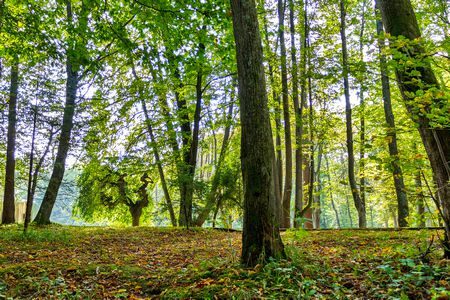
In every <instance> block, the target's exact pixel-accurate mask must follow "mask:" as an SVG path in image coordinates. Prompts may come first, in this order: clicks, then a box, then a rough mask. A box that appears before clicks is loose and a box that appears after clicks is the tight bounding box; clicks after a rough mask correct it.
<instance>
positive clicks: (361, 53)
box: [358, 0, 366, 203]
mask: <svg viewBox="0 0 450 300" xmlns="http://www.w3.org/2000/svg"><path fill="white" fill-rule="evenodd" d="M365 12H366V0H363V7H362V13H361V31H360V32H359V56H360V59H361V62H362V63H364V43H363V38H364V29H365V25H366V18H365V16H366V15H365ZM364 79H365V78H364V75H362V76H361V78H360V81H359V91H358V96H359V105H360V132H359V138H360V152H359V191H360V195H361V201H362V203H366V178H365V176H366V175H365V167H366V166H365V164H366V161H365V156H366V153H365V152H366V119H365V106H366V104H365V100H364V90H365V87H364Z"/></svg>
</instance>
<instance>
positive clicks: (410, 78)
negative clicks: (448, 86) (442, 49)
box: [380, 0, 450, 258]
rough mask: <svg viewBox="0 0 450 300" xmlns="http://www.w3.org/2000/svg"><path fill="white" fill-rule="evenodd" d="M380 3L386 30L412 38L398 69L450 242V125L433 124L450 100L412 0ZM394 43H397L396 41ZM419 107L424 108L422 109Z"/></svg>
mask: <svg viewBox="0 0 450 300" xmlns="http://www.w3.org/2000/svg"><path fill="white" fill-rule="evenodd" d="M380 4H381V13H382V17H383V24H384V26H385V29H386V32H387V33H389V34H391V36H392V37H399V36H403V37H405V38H407V39H408V40H410V42H408V43H407V44H408V45H406V46H404V47H396V48H397V49H398V51H399V52H400V53H402V54H403V55H404V56H405V57H406V60H403V59H399V60H397V66H396V70H395V71H396V75H397V81H398V85H399V88H400V91H401V94H402V97H403V99H404V101H405V104H406V108H407V109H408V112H409V114H410V116H411V118H412V119H413V121H414V122H415V123H416V124H417V125H418V129H419V133H420V136H421V138H422V142H423V144H424V146H425V150H426V152H427V155H428V159H429V160H430V164H431V168H432V169H433V177H434V181H435V184H436V187H437V194H438V201H439V203H440V205H441V207H442V218H443V220H444V225H445V231H446V236H447V241H448V240H449V237H450V166H449V162H450V128H449V126H448V125H446V124H442V125H439V124H438V126H436V125H434V124H433V123H435V120H439V117H440V118H443V119H444V120H448V112H447V111H446V110H445V107H446V105H447V103H448V99H447V98H446V97H445V96H442V95H440V92H439V84H438V81H437V79H436V76H435V75H434V72H433V70H432V68H431V65H430V63H429V61H428V60H427V56H426V53H425V51H424V49H423V47H422V45H421V44H420V36H421V35H420V29H419V25H418V23H417V20H416V16H415V14H414V10H413V8H412V5H411V2H410V1H409V0H398V1H388V0H381V1H380ZM393 43H394V46H395V41H394V42H393ZM411 59H412V60H413V61H416V62H418V64H413V65H412V66H411V65H408V64H406V63H405V61H408V62H409V61H410V60H411ZM436 90H437V91H436ZM418 92H421V93H423V94H425V95H430V96H432V98H431V99H430V98H429V97H425V99H422V98H421V97H416V95H418ZM429 100H431V103H429ZM419 106H422V108H421V109H419ZM432 108H433V112H434V114H436V113H439V109H441V110H442V112H441V115H438V116H434V115H433V114H431V109H432ZM430 115H431V118H436V117H437V118H436V119H430ZM438 122H439V121H438ZM444 246H445V247H446V251H445V256H446V257H447V258H450V244H449V243H446V245H444Z"/></svg>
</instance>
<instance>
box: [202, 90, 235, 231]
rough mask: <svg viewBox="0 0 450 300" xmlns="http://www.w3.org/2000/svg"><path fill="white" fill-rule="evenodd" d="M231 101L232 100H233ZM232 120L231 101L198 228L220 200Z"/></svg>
mask: <svg viewBox="0 0 450 300" xmlns="http://www.w3.org/2000/svg"><path fill="white" fill-rule="evenodd" d="M231 100H233V98H232V99H231ZM232 118H233V102H232V101H231V104H230V106H229V110H228V114H227V123H226V124H227V125H226V127H225V132H224V135H223V142H222V148H221V149H220V154H219V160H218V162H217V165H216V171H215V173H214V176H213V178H212V181H211V190H210V191H209V193H208V196H207V197H206V205H205V207H204V208H203V209H202V210H201V211H200V213H199V215H198V217H197V219H196V220H195V221H194V225H195V226H198V227H201V226H202V225H203V223H204V222H205V221H206V219H207V218H208V216H209V214H210V212H211V210H212V209H213V208H214V205H215V204H216V202H218V200H217V201H216V199H221V198H220V197H219V195H218V190H219V184H220V175H221V171H222V165H223V161H224V160H225V156H226V153H227V148H228V141H229V139H230V132H231V120H232ZM218 206H219V205H218V204H217V207H218Z"/></svg>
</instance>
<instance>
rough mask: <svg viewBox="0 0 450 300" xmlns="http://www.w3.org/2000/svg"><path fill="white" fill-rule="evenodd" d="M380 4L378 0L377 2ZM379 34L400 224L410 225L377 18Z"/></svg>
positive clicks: (385, 105) (383, 91) (403, 225)
mask: <svg viewBox="0 0 450 300" xmlns="http://www.w3.org/2000/svg"><path fill="white" fill-rule="evenodd" d="M377 4H378V2H377ZM375 11H376V12H378V11H379V7H378V5H377V7H375ZM377 34H378V36H379V37H378V49H379V52H380V70H381V85H382V93H383V107H384V116H385V119H386V123H387V137H388V147H389V155H390V158H391V167H392V176H393V179H394V186H395V193H396V195H397V207H398V208H397V210H398V224H399V226H400V227H407V226H408V221H407V218H408V215H409V208H408V198H407V196H406V189H405V183H404V182H403V172H402V168H401V166H400V157H399V153H398V148H397V133H396V129H395V119H394V113H393V111H392V104H391V89H390V83H389V76H388V68H387V63H386V56H385V55H384V54H383V49H384V47H385V44H384V39H383V38H382V37H381V35H382V34H384V31H383V23H382V22H381V20H380V19H379V18H377Z"/></svg>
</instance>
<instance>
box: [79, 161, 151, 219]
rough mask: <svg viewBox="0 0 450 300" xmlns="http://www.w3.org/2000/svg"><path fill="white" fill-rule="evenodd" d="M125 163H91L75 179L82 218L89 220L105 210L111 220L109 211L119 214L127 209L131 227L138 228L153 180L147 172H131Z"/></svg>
mask: <svg viewBox="0 0 450 300" xmlns="http://www.w3.org/2000/svg"><path fill="white" fill-rule="evenodd" d="M126 163H127V161H126V160H124V161H118V160H117V159H115V158H113V159H111V160H110V161H109V162H105V163H99V162H98V161H95V160H93V161H91V162H90V164H89V165H88V166H86V168H85V169H84V171H83V173H82V174H81V175H80V177H79V179H78V184H79V186H80V187H81V190H80V196H79V197H78V199H77V202H76V207H77V210H78V212H79V214H80V215H81V216H82V217H84V218H86V219H88V220H92V219H93V218H94V216H95V215H99V214H101V213H103V210H104V209H106V211H105V212H104V213H105V214H106V219H111V218H110V217H108V214H109V215H112V214H111V211H112V210H114V209H116V210H118V211H119V212H120V214H122V213H124V208H126V209H127V210H128V212H129V213H130V216H131V220H132V225H133V226H139V224H140V219H141V216H142V212H143V209H144V208H146V207H147V206H148V205H149V203H150V200H149V196H148V193H147V187H148V185H149V184H150V183H151V182H152V180H151V178H150V177H149V175H148V173H147V172H146V171H143V172H142V171H141V170H136V169H133V168H131V169H130V167H129V166H127V165H126ZM94 169H95V172H93V170H94ZM129 171H131V172H129ZM129 173H130V174H129ZM141 174H142V175H141ZM122 217H123V216H122Z"/></svg>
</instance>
